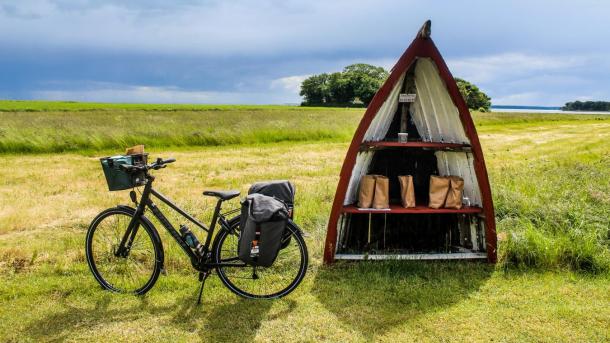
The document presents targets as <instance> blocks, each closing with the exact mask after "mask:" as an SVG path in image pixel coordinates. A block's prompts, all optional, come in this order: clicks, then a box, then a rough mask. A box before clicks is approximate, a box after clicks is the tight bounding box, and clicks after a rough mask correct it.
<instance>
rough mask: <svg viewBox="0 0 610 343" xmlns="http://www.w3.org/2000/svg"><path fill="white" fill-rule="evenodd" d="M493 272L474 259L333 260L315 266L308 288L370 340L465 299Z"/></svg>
mask: <svg viewBox="0 0 610 343" xmlns="http://www.w3.org/2000/svg"><path fill="white" fill-rule="evenodd" d="M492 272H493V266H490V265H488V264H484V263H475V262H451V261H450V262H414V261H384V262H359V263H337V264H336V265H333V266H331V267H325V268H321V269H320V270H319V271H318V274H317V276H316V279H315V282H314V287H313V290H312V292H313V293H314V294H315V296H316V297H317V298H318V299H319V301H320V302H321V303H322V304H323V305H324V306H325V307H326V308H327V309H328V310H329V311H331V312H332V313H333V314H334V315H335V316H336V317H337V318H338V319H339V320H340V321H341V322H342V323H344V324H346V325H347V326H348V327H350V328H352V329H353V330H356V331H358V332H360V334H362V336H363V337H364V338H366V340H368V341H370V340H374V338H375V337H376V336H379V335H383V334H384V333H385V332H387V331H388V330H390V329H392V328H393V327H395V326H397V325H399V324H404V323H406V322H408V321H410V320H413V319H415V318H417V317H418V316H421V315H424V314H426V313H430V312H434V311H437V310H439V309H442V308H446V307H449V306H451V305H453V304H455V303H458V302H460V301H463V300H465V299H467V298H468V297H469V296H470V295H471V294H472V293H473V292H476V291H477V290H478V289H479V288H480V287H481V285H483V284H484V283H485V281H486V280H487V279H488V278H489V277H490V276H491V273H492Z"/></svg>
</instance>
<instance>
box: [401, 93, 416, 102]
mask: <svg viewBox="0 0 610 343" xmlns="http://www.w3.org/2000/svg"><path fill="white" fill-rule="evenodd" d="M416 95H417V94H404V93H402V94H400V95H399V96H398V102H415V96H416Z"/></svg>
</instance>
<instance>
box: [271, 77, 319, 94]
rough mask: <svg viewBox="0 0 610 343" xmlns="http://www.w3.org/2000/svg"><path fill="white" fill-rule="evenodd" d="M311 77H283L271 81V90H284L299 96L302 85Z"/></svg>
mask: <svg viewBox="0 0 610 343" xmlns="http://www.w3.org/2000/svg"><path fill="white" fill-rule="evenodd" d="M309 76H310V75H294V76H286V77H281V78H279V79H275V80H272V81H271V84H270V88H271V89H272V90H283V91H288V92H290V93H294V94H299V92H300V90H301V83H303V81H304V80H305V79H306V78H308V77H309Z"/></svg>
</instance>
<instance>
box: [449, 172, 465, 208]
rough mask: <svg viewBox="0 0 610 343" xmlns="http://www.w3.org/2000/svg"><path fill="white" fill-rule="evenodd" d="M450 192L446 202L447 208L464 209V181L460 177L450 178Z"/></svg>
mask: <svg viewBox="0 0 610 343" xmlns="http://www.w3.org/2000/svg"><path fill="white" fill-rule="evenodd" d="M449 180H450V182H449V192H448V193H447V199H446V200H445V208H454V209H456V210H459V209H460V208H462V192H463V191H464V179H462V178H461V177H459V176H453V175H452V176H449Z"/></svg>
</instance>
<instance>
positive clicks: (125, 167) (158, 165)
mask: <svg viewBox="0 0 610 343" xmlns="http://www.w3.org/2000/svg"><path fill="white" fill-rule="evenodd" d="M174 162H176V159H175V158H173V157H171V158H168V159H165V160H164V159H162V158H160V157H159V158H157V160H156V161H155V162H154V163H151V164H148V165H144V166H133V165H127V164H121V165H119V169H121V170H124V171H126V172H128V173H131V172H133V171H136V170H137V171H148V170H150V169H154V170H159V169H161V168H165V167H166V164H169V163H174Z"/></svg>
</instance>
